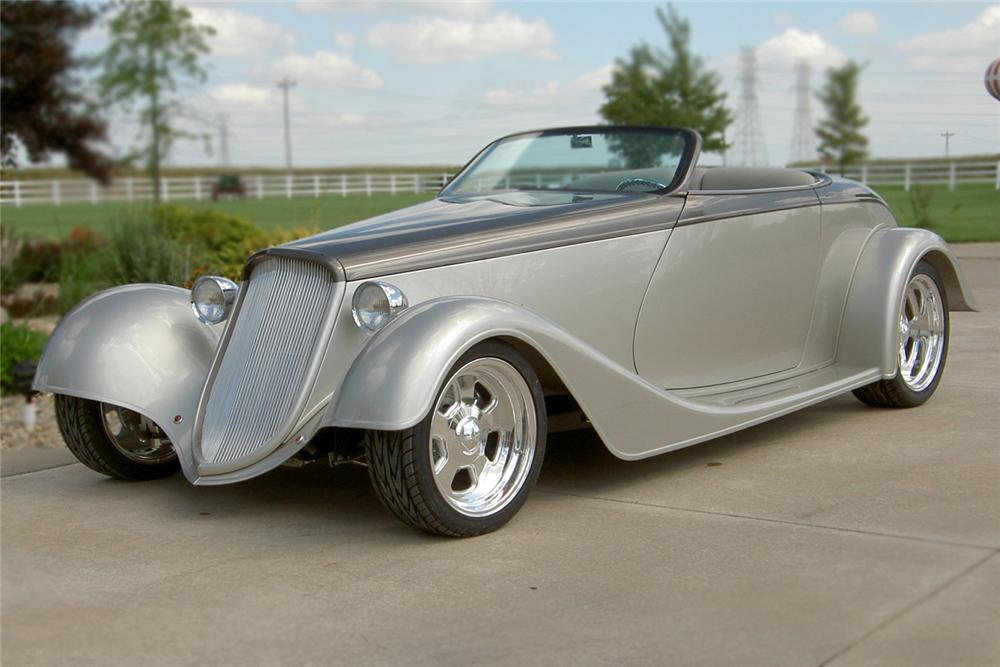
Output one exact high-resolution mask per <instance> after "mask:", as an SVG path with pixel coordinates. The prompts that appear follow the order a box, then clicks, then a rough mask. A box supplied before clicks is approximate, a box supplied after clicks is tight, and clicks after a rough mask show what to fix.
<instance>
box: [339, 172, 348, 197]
mask: <svg viewBox="0 0 1000 667" xmlns="http://www.w3.org/2000/svg"><path fill="white" fill-rule="evenodd" d="M340 196H341V197H346V196H347V174H341V175H340Z"/></svg>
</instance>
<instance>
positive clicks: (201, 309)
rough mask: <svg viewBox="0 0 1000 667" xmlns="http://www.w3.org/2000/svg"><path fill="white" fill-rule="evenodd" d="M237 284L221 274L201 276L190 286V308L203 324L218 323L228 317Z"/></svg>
mask: <svg viewBox="0 0 1000 667" xmlns="http://www.w3.org/2000/svg"><path fill="white" fill-rule="evenodd" d="M239 290H240V288H239V286H238V285H237V284H236V283H234V282H233V281H232V280H229V279H228V278H223V277H221V276H202V277H201V278H198V280H196V281H195V282H194V287H192V288H191V308H192V309H193V310H194V314H195V315H196V316H197V317H198V319H199V320H201V321H202V322H204V323H205V324H218V323H219V322H223V321H225V319H226V318H227V317H229V313H230V311H231V310H232V309H233V303H235V302H236V294H237V293H238V292H239Z"/></svg>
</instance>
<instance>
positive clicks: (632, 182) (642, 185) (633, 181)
mask: <svg viewBox="0 0 1000 667" xmlns="http://www.w3.org/2000/svg"><path fill="white" fill-rule="evenodd" d="M665 187H667V184H666V183H660V182H659V181H654V180H653V179H651V178H642V177H641V176H636V177H633V178H626V179H625V180H624V181H622V182H621V183H619V184H618V187H617V188H615V190H616V191H618V192H646V191H647V190H649V189H650V188H652V189H654V190H662V189H663V188H665Z"/></svg>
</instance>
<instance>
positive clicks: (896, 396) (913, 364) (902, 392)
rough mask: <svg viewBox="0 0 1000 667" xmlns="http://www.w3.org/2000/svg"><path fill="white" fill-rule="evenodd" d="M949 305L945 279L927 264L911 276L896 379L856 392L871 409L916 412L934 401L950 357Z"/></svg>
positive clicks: (905, 297)
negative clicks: (919, 407) (876, 407)
mask: <svg viewBox="0 0 1000 667" xmlns="http://www.w3.org/2000/svg"><path fill="white" fill-rule="evenodd" d="M948 334H949V322H948V301H947V296H946V293H945V291H944V286H943V284H942V282H941V276H940V275H938V272H937V271H936V270H935V269H934V267H933V266H931V265H930V264H928V263H927V262H923V261H922V262H919V263H918V264H917V266H916V267H915V268H914V269H913V273H912V274H911V275H910V280H909V282H908V283H907V285H906V291H905V292H904V294H903V304H902V307H901V308H900V311H899V334H898V343H897V344H898V352H897V358H898V361H897V369H896V376H895V377H893V378H891V379H889V380H879V381H878V382H873V383H872V384H869V385H865V386H864V387H861V388H859V389H855V390H854V395H855V396H857V397H858V399H859V400H861V401H862V402H864V403H867V404H868V405H875V406H880V407H889V408H912V407H916V406H918V405H921V404H923V403H924V402H925V401H926V400H927V399H929V398H930V397H931V394H933V393H934V390H935V389H937V386H938V382H940V381H941V374H942V373H943V372H944V362H945V359H947V357H948Z"/></svg>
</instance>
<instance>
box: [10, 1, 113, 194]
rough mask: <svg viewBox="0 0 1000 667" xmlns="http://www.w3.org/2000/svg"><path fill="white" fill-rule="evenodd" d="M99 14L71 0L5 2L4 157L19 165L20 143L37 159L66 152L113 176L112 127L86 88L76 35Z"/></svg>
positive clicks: (94, 171)
mask: <svg viewBox="0 0 1000 667" xmlns="http://www.w3.org/2000/svg"><path fill="white" fill-rule="evenodd" d="M95 18H96V13H95V12H94V10H93V9H91V8H89V7H83V6H80V5H76V4H73V3H71V2H31V1H7V0H5V1H4V2H3V3H2V4H0V42H2V48H0V61H2V62H3V68H2V73H0V107H2V109H0V114H2V123H0V155H2V161H3V164H4V165H5V166H6V165H12V166H15V164H16V163H15V156H16V153H17V150H18V145H20V146H22V147H23V148H24V150H25V152H26V153H27V157H28V160H29V161H31V162H41V161H44V160H46V159H48V157H49V156H50V154H51V153H52V152H53V151H54V152H60V153H64V154H65V155H66V159H67V161H68V163H69V166H70V167H72V168H75V169H80V170H82V171H84V172H86V173H87V174H89V175H90V176H93V177H95V178H97V179H99V180H101V181H102V182H107V180H108V176H109V174H110V168H111V162H110V160H108V158H107V157H105V156H104V155H103V154H102V153H101V152H100V151H99V149H98V148H97V144H100V143H101V142H103V141H105V133H106V125H105V123H104V121H103V120H101V118H100V117H99V115H98V114H97V112H96V110H95V107H94V104H93V103H92V102H91V100H89V99H87V97H85V96H84V95H83V94H82V93H81V92H80V88H81V86H80V82H79V81H78V80H77V79H76V78H75V77H74V76H73V72H74V70H75V69H77V68H78V67H79V66H80V65H81V63H79V62H77V60H76V59H74V58H73V56H72V46H71V43H72V40H73V37H74V36H75V35H76V33H77V32H79V31H80V30H83V29H85V28H86V27H88V26H89V25H90V24H91V23H93V21H94V19H95Z"/></svg>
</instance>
